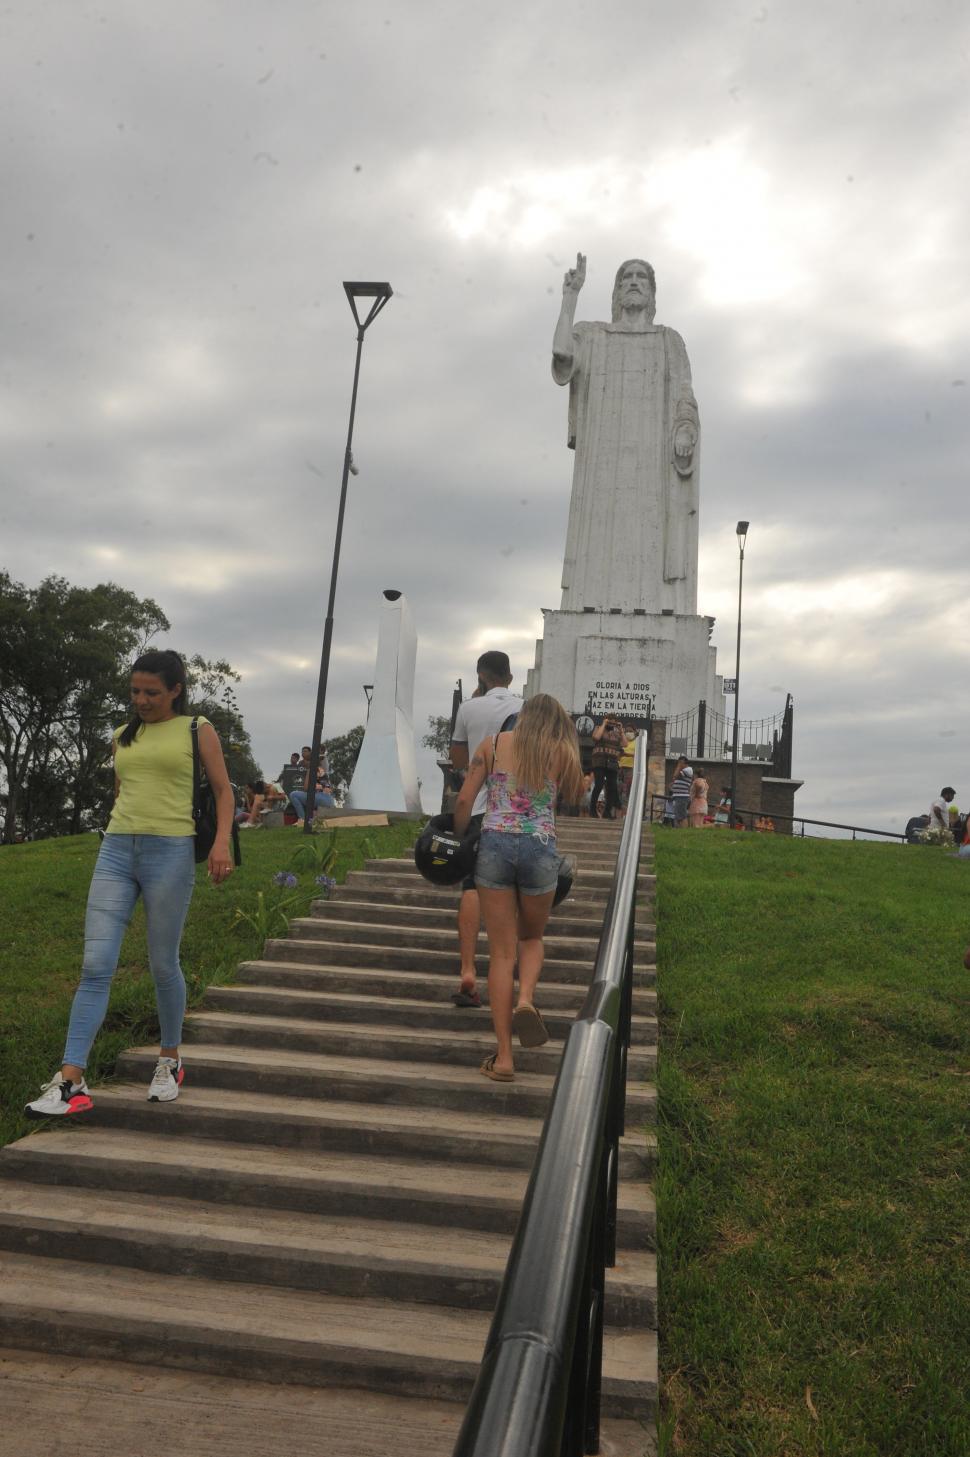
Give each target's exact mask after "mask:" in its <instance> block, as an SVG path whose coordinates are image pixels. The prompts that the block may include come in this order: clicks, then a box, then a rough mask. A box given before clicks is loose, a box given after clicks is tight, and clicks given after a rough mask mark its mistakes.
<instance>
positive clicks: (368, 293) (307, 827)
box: [303, 283, 393, 835]
mask: <svg viewBox="0 0 970 1457" xmlns="http://www.w3.org/2000/svg"><path fill="white" fill-rule="evenodd" d="M344 293H345V294H346V295H347V302H348V303H349V304H350V309H351V313H352V314H353V316H354V322H355V323H356V325H357V358H356V360H355V361H354V387H353V390H352V392H351V396H350V423H349V424H348V426H347V448H346V449H345V451H344V471H343V479H342V480H341V483H340V505H339V507H338V508H337V532H336V536H335V538H334V543H333V565H332V567H331V568H330V597H329V599H328V601H327V620H326V623H325V624H324V629H323V651H322V653H321V654H320V678H319V681H318V683H317V706H316V712H315V713H314V716H313V736H312V738H311V740H310V768H309V783H308V784H307V797H306V814H305V816H304V820H303V832H304V834H306V835H309V834H312V832H313V815H314V812H315V810H316V803H317V765H318V764H319V762H320V740H321V739H322V738H323V714H324V710H325V708H326V705H327V678H328V676H329V674H330V644H331V641H332V639H333V608H334V601H335V600H336V596H337V568H338V566H339V564H340V538H341V536H342V535H343V529H344V509H345V507H346V505H347V482H348V481H349V479H350V475H351V472H353V473H354V474H355V475H356V470H355V467H354V457H353V450H352V446H353V440H354V415H355V414H356V411H357V384H358V381H359V379H360V356H361V351H362V350H363V347H364V335H365V333H366V332H367V329H368V328H369V326H370V325H371V324H372V323H373V322H374V320H375V319H376V318H377V315H378V314H379V313H380V311H381V309H382V308H383V307H384V305H385V304H386V303H387V301H388V299H389V298H390V297H391V295H392V293H393V290H392V288H391V285H390V284H389V283H345V284H344ZM358 299H369V300H370V308H369V310H368V313H367V316H366V318H365V319H364V320H363V322H361V318H360V314H359V313H358V311H357V300H358Z"/></svg>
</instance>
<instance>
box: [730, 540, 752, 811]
mask: <svg viewBox="0 0 970 1457" xmlns="http://www.w3.org/2000/svg"><path fill="white" fill-rule="evenodd" d="M737 532H738V550H739V552H740V561H739V563H738V651H737V656H736V658H735V660H734V737H733V740H732V743H731V828H732V829H733V828H734V820H735V805H736V804H737V797H738V704H739V702H740V699H741V586H742V583H743V581H744V543H745V541H746V539H747V535H748V522H747V521H739V522H738V525H737Z"/></svg>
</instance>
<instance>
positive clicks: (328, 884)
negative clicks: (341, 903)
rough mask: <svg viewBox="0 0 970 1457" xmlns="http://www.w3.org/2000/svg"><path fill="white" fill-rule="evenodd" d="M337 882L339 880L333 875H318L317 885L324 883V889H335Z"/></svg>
mask: <svg viewBox="0 0 970 1457" xmlns="http://www.w3.org/2000/svg"><path fill="white" fill-rule="evenodd" d="M336 884H337V882H336V881H335V880H334V878H333V876H332V875H318V876H317V885H322V886H323V888H324V890H333V889H334V888H335V887H336Z"/></svg>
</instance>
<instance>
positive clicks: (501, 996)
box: [455, 693, 583, 1083]
mask: <svg viewBox="0 0 970 1457" xmlns="http://www.w3.org/2000/svg"><path fill="white" fill-rule="evenodd" d="M483 785H484V786H485V789H486V794H487V808H486V811H485V818H484V820H483V821H482V835H481V842H480V845H479V850H478V860H477V862H476V865H475V886H476V889H477V890H478V894H479V897H480V901H481V908H482V916H483V917H484V920H485V929H486V931H487V932H488V951H489V967H488V997H489V1004H490V1007H491V1011H492V1023H493V1026H494V1028H495V1039H496V1042H497V1044H498V1046H497V1049H496V1051H495V1052H494V1053H493V1054H492V1055H491V1056H490V1057H487V1058H486V1059H485V1061H484V1062H483V1063H482V1065H481V1069H480V1071H481V1072H482V1073H483V1075H484V1076H485V1077H487V1078H491V1079H492V1081H493V1082H497V1083H510V1082H512V1081H513V1079H514V1077H515V1063H514V1060H513V1056H512V1033H513V1031H514V1032H515V1033H516V1035H517V1036H518V1039H519V1041H520V1043H521V1044H522V1046H523V1047H540V1046H541V1045H542V1043H544V1042H545V1041H547V1039H548V1036H549V1034H548V1033H547V1031H546V1029H545V1027H544V1026H543V1022H542V1018H541V1017H540V1015H539V1013H538V1011H537V1010H536V1005H535V990H536V985H537V983H538V981H539V975H540V972H541V971H542V961H543V944H542V937H543V933H544V931H545V928H546V922H547V921H548V919H549V912H550V911H551V910H552V902H553V897H554V896H555V893H556V882H557V880H558V878H559V853H558V851H557V849H556V821H555V813H554V811H555V804H556V799H557V797H559V796H561V797H562V799H563V800H564V801H565V802H566V803H567V804H577V803H578V802H579V800H580V799H581V798H582V794H583V771H582V768H581V766H580V761H579V742H578V740H577V738H576V730H575V728H574V727H573V723H572V720H571V719H570V717H569V715H568V714H567V713H566V711H565V709H564V708H563V706H562V704H561V703H558V702H557V700H556V699H555V698H551V697H550V696H549V694H548V693H538V694H536V696H535V697H534V698H530V699H529V700H528V702H527V703H525V704H524V705H523V707H522V708H521V709H520V711H519V716H518V720H517V722H516V725H515V728H514V729H513V730H512V732H511V733H500V734H496V735H495V736H494V737H493V738H490V739H485V740H484V741H483V742H482V743H480V744H479V746H478V748H477V749H476V750H475V754H474V756H473V758H472V761H471V764H470V765H469V768H468V772H467V774H466V776H465V782H464V784H463V785H462V789H461V793H460V794H459V796H458V800H457V802H456V805H455V829H456V830H457V832H458V833H459V834H464V832H465V830H466V829H467V827H468V822H469V820H470V818H471V812H472V806H473V805H474V803H475V796H476V794H477V793H478V791H479V790H480V789H481V787H482V786H483ZM516 960H518V965H519V996H518V1002H517V1003H515V1010H514V1011H513V1003H514V1002H515V998H514V972H515V964H516Z"/></svg>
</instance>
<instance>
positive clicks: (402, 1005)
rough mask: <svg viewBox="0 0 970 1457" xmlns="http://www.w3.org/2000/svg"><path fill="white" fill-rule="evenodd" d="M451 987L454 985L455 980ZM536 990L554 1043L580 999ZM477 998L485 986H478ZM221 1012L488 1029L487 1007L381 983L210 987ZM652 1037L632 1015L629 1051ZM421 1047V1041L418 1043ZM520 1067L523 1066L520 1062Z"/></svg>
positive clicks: (210, 1006) (210, 1004)
mask: <svg viewBox="0 0 970 1457" xmlns="http://www.w3.org/2000/svg"><path fill="white" fill-rule="evenodd" d="M456 985H457V983H456ZM547 990H548V989H547V988H546V987H545V986H541V985H540V988H539V994H538V996H539V1004H540V1006H541V1009H542V1019H543V1021H544V1022H545V1025H546V1028H547V1029H548V1032H549V1036H550V1038H551V1039H554V1040H555V1041H556V1044H557V1045H559V1046H560V1050H561V1043H562V1041H563V1039H564V1038H565V1037H566V1035H567V1033H568V1032H569V1029H570V1027H571V1026H572V1025H573V1023H574V1021H575V1020H576V1013H577V1011H578V1010H579V1007H580V1005H581V1000H582V999H581V997H580V996H577V995H576V993H573V1006H572V1007H571V1008H567V1009H566V1010H564V1011H559V1010H557V1009H556V1008H555V1007H553V1006H552V1005H551V1004H550V1002H549V999H548V997H547V995H546V993H547ZM482 997H483V1000H486V999H487V997H488V989H487V987H486V986H485V985H484V984H483V986H482ZM212 1010H222V1011H229V1012H233V1013H235V1014H237V1015H238V1014H241V1013H246V1012H254V1013H256V1015H257V1016H267V1017H298V1018H304V1019H306V1018H311V1019H312V1018H320V1019H321V1020H322V1021H325V1022H328V1023H334V1022H338V1023H345V1022H352V1023H354V1024H356V1025H357V1026H358V1027H362V1026H363V1024H370V1023H376V1024H378V1025H380V1026H381V1027H383V1028H384V1029H385V1030H390V1029H393V1030H395V1031H399V1030H400V1029H401V1028H405V1027H407V1028H414V1029H421V1030H423V1031H425V1032H436V1033H440V1032H445V1033H446V1034H447V1035H448V1036H451V1035H452V1034H453V1033H464V1034H469V1033H471V1034H482V1033H486V1034H487V1033H488V1032H489V1031H490V1030H491V1025H492V1023H491V1018H490V1016H489V1014H488V1008H487V1006H484V1005H483V1006H482V1007H456V1006H455V1005H454V1004H453V1003H452V1002H451V1001H450V999H449V1000H442V998H441V997H440V996H439V997H438V998H437V999H435V1000H423V999H419V998H417V997H402V996H397V995H395V994H394V990H393V988H388V987H386V986H385V987H384V989H383V991H382V993H381V994H379V995H374V996H370V997H362V996H360V995H355V994H354V993H348V992H330V991H307V990H292V989H291V990H285V989H283V988H280V987H274V986H265V985H262V986H261V985H258V984H257V985H249V986H238V985H237V986H225V987H210V988H209V990H208V991H207V992H206V997H205V1011H207V1012H208V1011H212ZM656 1041H657V1022H656V1018H655V1017H654V1016H652V1015H648V1016H643V1015H636V1014H635V1015H634V1019H633V1028H632V1035H631V1042H632V1046H633V1050H634V1051H637V1050H640V1049H642V1048H643V1047H645V1046H651V1045H653V1044H655V1043H656ZM422 1045H423V1044H422ZM523 1066H524V1064H523Z"/></svg>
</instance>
